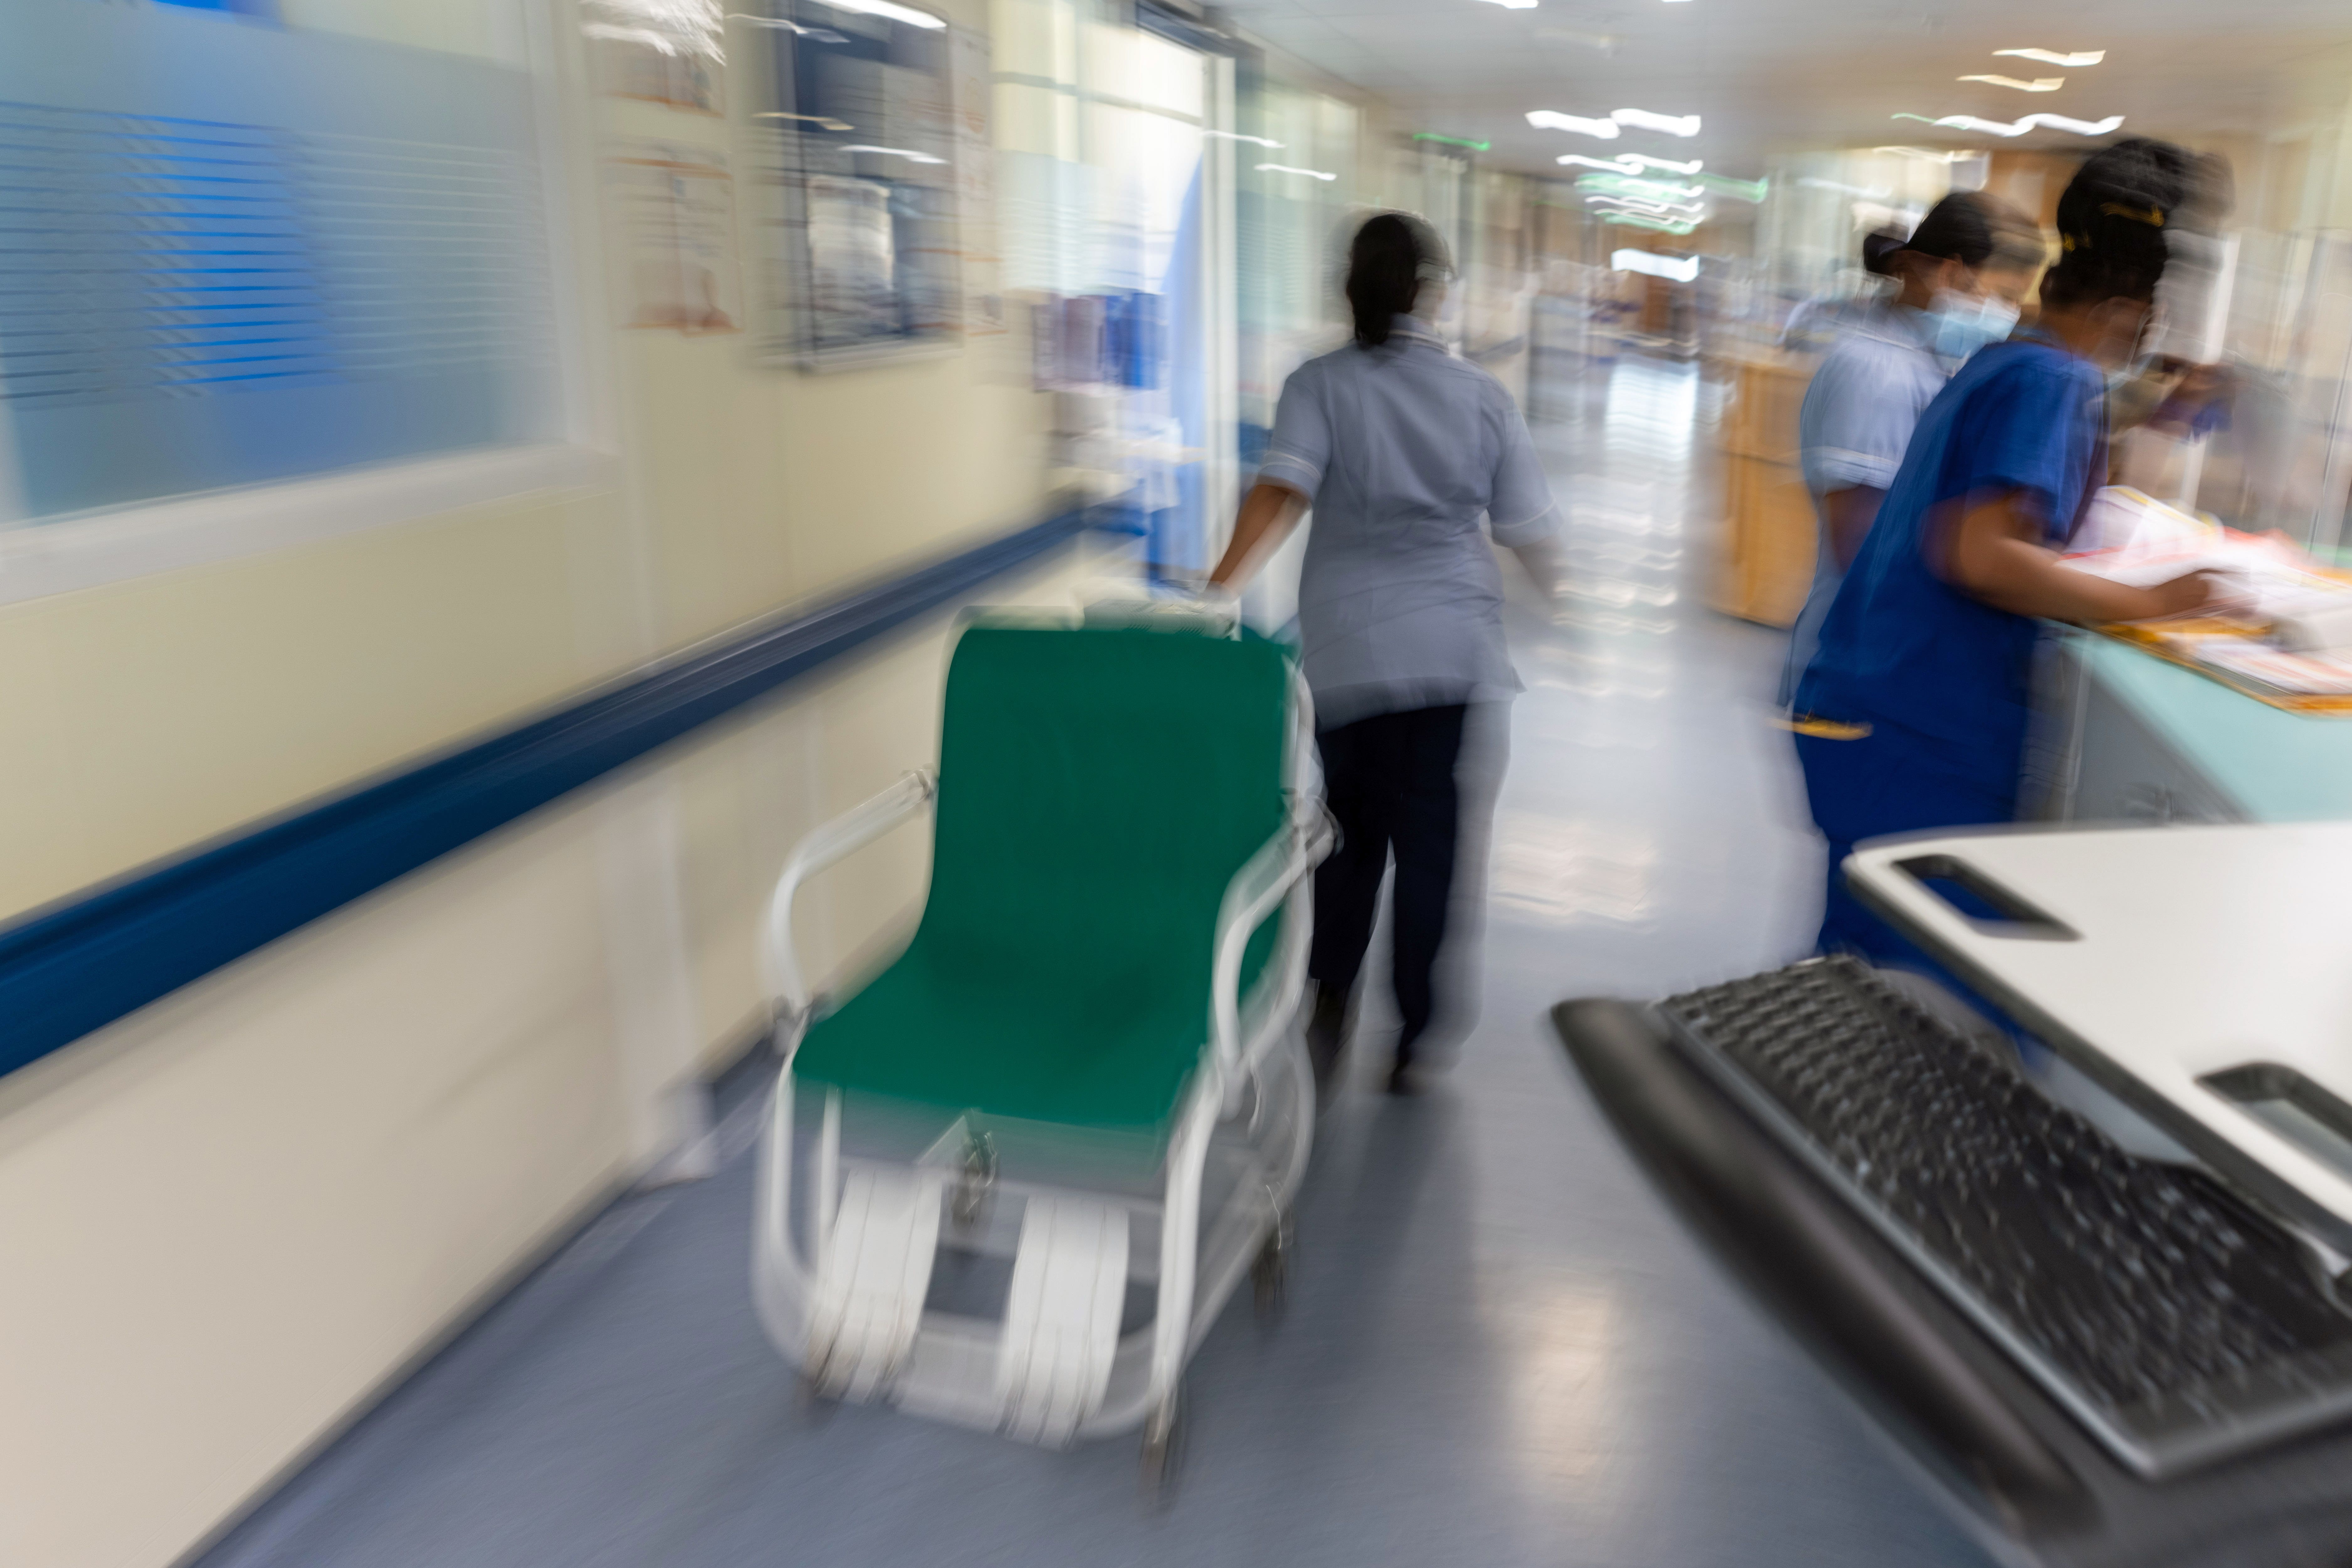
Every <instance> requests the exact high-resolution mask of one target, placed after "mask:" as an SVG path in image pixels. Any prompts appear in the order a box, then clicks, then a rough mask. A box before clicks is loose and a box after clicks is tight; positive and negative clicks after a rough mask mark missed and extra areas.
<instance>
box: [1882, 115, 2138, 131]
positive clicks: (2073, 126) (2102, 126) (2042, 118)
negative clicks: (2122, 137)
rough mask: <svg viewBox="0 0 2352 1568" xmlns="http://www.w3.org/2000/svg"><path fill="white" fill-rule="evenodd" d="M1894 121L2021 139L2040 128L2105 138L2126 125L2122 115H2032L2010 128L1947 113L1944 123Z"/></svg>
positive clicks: (1915, 117) (1922, 119)
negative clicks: (2074, 117)
mask: <svg viewBox="0 0 2352 1568" xmlns="http://www.w3.org/2000/svg"><path fill="white" fill-rule="evenodd" d="M1895 119H1897V120H1916V121H1919V123H1920V124H1922V125H1948V126H1950V127H1952V128H1953V129H1954V130H1956V131H1981V132H1984V133H1985V134H1986V135H1988V136H2022V135H2024V134H2025V133H2026V132H2029V131H2031V130H2032V129H2033V128H2034V127H2035V126H2037V125H2047V126H2048V127H2050V129H2051V130H2053V131H2072V132H2074V134H2075V135H2077V136H2105V134H2106V133H2107V132H2110V131H2113V130H2115V129H2116V127H2117V126H2119V125H2121V124H2122V123H2123V122H2124V117H2123V116H2122V115H2120V114H2110V115H2108V116H2107V117H2106V118H2105V120H2069V119H2067V118H2066V117H2065V116H2064V115H2063V114H2029V115H2027V116H2026V117H2025V118H2024V119H2022V120H2020V121H2013V122H2011V123H2010V124H2007V125H2004V124H2002V123H2001V122H2000V121H1998V120H1979V119H1978V118H1977V117H1976V116H1975V115H1973V114H1947V115H1946V116H1944V118H1942V119H1941V120H1930V119H1928V118H1927V116H1926V115H1924V114H1898V115H1896V116H1895Z"/></svg>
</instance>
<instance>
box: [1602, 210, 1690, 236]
mask: <svg viewBox="0 0 2352 1568" xmlns="http://www.w3.org/2000/svg"><path fill="white" fill-rule="evenodd" d="M1601 222H1602V223H1622V224H1623V225H1625V226H1627V227H1628V228H1650V229H1655V230H1657V231H1658V232H1659V233H1660V234H1689V233H1691V232H1692V231H1693V230H1695V229H1696V228H1697V227H1698V225H1697V224H1696V223H1695V222H1693V221H1692V220H1691V219H1689V218H1686V217H1644V216H1642V215H1641V214H1640V213H1603V214H1601Z"/></svg>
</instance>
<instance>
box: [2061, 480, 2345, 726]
mask: <svg viewBox="0 0 2352 1568" xmlns="http://www.w3.org/2000/svg"><path fill="white" fill-rule="evenodd" d="M2074 542H2075V549H2074V551H2073V552H2069V553H2068V555H2067V556H2066V564H2067V565H2068V566H2070V567H2072V568H2074V570H2076V571H2078V572H2088V573H2090V574H2093V575H2095V576H2099V577H2104V578H2105V579H2106V580H2107V581H2109V582H2111V583H2124V584H2129V585H2131V586H2133V587H2136V588H2146V587H2152V586H2154V585H2155V584H2158V583H2168V582H2170V581H2171V580H2172V579H2173V578H2175V577H2179V576H2182V575H2184V574H2188V573H2190V572H2210V573H2212V574H2215V575H2216V576H2217V577H2218V578H2220V579H2221V588H2222V592H2223V593H2224V595H2226V596H2227V598H2228V600H2229V604H2228V606H2227V608H2226V609H2225V610H2222V611H2221V612H2219V615H2220V617H2221V618H2219V619H2217V618H2215V616H2216V612H2213V611H2207V612H2204V613H2202V614H2201V615H2200V616H2199V617H2198V618H2197V619H2194V620H2188V621H2179V622H2163V621H2158V622H2148V623H2143V624H2141V625H2139V626H2137V627H2136V628H2134V632H2135V635H2136V636H2137V637H2138V639H2139V640H2141V641H2144V642H2147V643H2150V644H2153V645H2154V646H2156V647H2158V648H2161V649H2162V650H2164V651H2165V652H2166V653H2167V654H2168V655H2170V656H2171V657H2173V658H2178V659H2180V660H2182V661H2184V662H2187V663H2189V664H2193V665H2201V666H2204V667H2205V668H2207V669H2208V670H2209V672H2210V673H2213V674H2216V675H2219V676H2221V677H2224V678H2227V679H2230V680H2231V682H2232V683H2233V684H2240V685H2242V686H2244V687H2246V688H2248V689H2257V690H2262V691H2269V692H2278V693H2284V694H2285V695H2287V696H2290V697H2314V698H2330V697H2347V698H2352V580H2348V579H2347V578H2346V577H2345V576H2344V575H2343V574H2339V573H2334V572H2329V571H2326V570H2325V569H2323V568H2322V567H2320V566H2319V565H2318V564H2317V563H2315V562H2313V561H2312V560H2311V558H2310V557H2309V556H2307V555H2305V554H2304V553H2303V552H2301V551H2300V550H2297V549H2296V548H2294V546H2293V545H2292V544H2289V543H2288V542H2285V541H2284V540H2283V539H2279V538H2276V537H2273V536H2270V535H2254V534H2247V533H2238V532H2234V531H2231V530H2229V529H2226V528H2222V527H2220V526H2218V525H2216V524H2214V523H2210V522H2207V521H2203V520H2201V519H2199V518H2194V517H2190V516H2189V515H2188V514H2187V513H2185V512H2183V511H2180V510H2178V509H2177V508H2173V507H2169V506H2166V505H2165V504H2164V503H2163V502H2161V501H2158V500H2151V499H2149V498H2148V497H2147V496H2145V495H2142V494H2141V493H2140V492H2139V491H2137V490H2134V489H2126V488H2124V487H2122V486H2119V485H2116V486H2109V487H2108V488H2107V489H2103V490H2101V491H2100V492H2099V493H2098V494H2097V496H2095V498H2093V500H2092V502H2091V506H2090V508H2089V510H2087V511H2086V512H2085V513H2084V519H2083V525H2082V526H2081V527H2080V528H2079V529H2077V530H2076V531H2075V535H2074Z"/></svg>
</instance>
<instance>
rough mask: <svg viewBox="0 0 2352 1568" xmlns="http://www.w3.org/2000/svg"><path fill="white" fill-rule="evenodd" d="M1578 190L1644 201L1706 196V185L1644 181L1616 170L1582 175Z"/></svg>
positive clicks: (1577, 185) (1579, 177) (1578, 179)
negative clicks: (1635, 197)
mask: <svg viewBox="0 0 2352 1568" xmlns="http://www.w3.org/2000/svg"><path fill="white" fill-rule="evenodd" d="M1576 188H1577V189H1578V190H1580V191H1605V192H1607V193H1608V194H1609V195H1612V196H1639V197H1640V198H1642V199H1643V201H1664V200H1666V199H1668V198H1670V197H1675V196H1703V195H1706V186H1705V185H1670V184H1667V183H1666V182H1665V181H1664V180H1644V179H1642V178H1640V177H1638V176H1636V175H1633V174H1623V173H1622V172H1619V171H1616V170H1612V171H1610V172H1609V173H1607V174H1580V175H1579V176H1577V181H1576Z"/></svg>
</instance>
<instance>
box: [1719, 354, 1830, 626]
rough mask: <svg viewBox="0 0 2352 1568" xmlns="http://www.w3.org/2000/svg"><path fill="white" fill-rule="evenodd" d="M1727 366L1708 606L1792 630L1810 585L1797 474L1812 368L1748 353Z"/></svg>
mask: <svg viewBox="0 0 2352 1568" xmlns="http://www.w3.org/2000/svg"><path fill="white" fill-rule="evenodd" d="M1730 365H1731V372H1732V386H1731V402H1730V405H1729V406H1728V407H1727V408H1726V409H1725V411H1724V421H1723V425H1722V442H1721V446H1722V455H1723V535H1722V542H1721V546H1720V556H1719V559H1718V560H1717V569H1716V575H1715V590H1714V594H1713V596H1712V602H1713V604H1714V605H1715V607H1716V608H1717V609H1718V610H1721V611H1722V612H1723V613H1724V614H1725V615H1727V616H1738V617H1739V618H1740V619H1741V620H1744V621H1756V622H1759V623H1760V624H1762V625H1764V626H1792V625H1794V624H1795V622H1796V619H1797V612H1798V611H1800V610H1801V609H1803V608H1804V605H1805V593H1806V590H1807V589H1808V588H1810V587H1811V585H1812V581H1813V552H1814V539H1815V532H1816V530H1817V528H1818V526H1819V525H1818V523H1817V522H1816V521H1815V520H1814V515H1813V500H1812V497H1811V495H1810V494H1809V493H1807V491H1806V489H1805V481H1804V477H1803V475H1802V474H1801V472H1800V471H1799V469H1798V467H1797V409H1798V407H1799V405H1801V404H1802V403H1803V402H1804V398H1805V384H1806V382H1807V381H1809V380H1810V379H1811V376H1812V372H1813V362H1812V361H1811V360H1810V359H1807V358H1805V357H1803V356H1801V355H1796V354H1783V353H1777V352H1771V351H1761V350H1752V351H1748V352H1747V353H1743V354H1740V355H1739V356H1738V357H1736V358H1734V359H1732V360H1731V362H1730Z"/></svg>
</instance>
